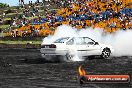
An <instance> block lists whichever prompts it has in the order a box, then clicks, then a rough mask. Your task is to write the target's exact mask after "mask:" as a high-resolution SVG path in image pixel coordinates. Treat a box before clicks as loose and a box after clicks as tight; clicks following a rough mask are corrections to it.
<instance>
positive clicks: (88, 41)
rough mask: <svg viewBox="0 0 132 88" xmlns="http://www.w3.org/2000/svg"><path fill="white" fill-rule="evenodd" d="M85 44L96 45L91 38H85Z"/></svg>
mask: <svg viewBox="0 0 132 88" xmlns="http://www.w3.org/2000/svg"><path fill="white" fill-rule="evenodd" d="M85 43H86V44H88V45H94V41H93V40H91V39H89V38H85Z"/></svg>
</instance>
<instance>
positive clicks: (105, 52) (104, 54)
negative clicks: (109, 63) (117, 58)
mask: <svg viewBox="0 0 132 88" xmlns="http://www.w3.org/2000/svg"><path fill="white" fill-rule="evenodd" d="M110 54H111V51H110V49H109V48H105V49H103V51H102V54H101V58H103V59H107V58H109V57H110Z"/></svg>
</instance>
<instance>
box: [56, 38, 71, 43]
mask: <svg viewBox="0 0 132 88" xmlns="http://www.w3.org/2000/svg"><path fill="white" fill-rule="evenodd" d="M68 39H69V37H65V38H60V39H57V40H56V41H55V42H54V43H64V42H65V41H66V40H68Z"/></svg>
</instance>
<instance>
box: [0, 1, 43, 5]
mask: <svg viewBox="0 0 132 88" xmlns="http://www.w3.org/2000/svg"><path fill="white" fill-rule="evenodd" d="M29 1H32V2H35V1H37V0H24V2H25V3H28V2H29ZM39 1H42V0H39ZM0 3H7V4H9V5H10V6H17V5H19V0H0Z"/></svg>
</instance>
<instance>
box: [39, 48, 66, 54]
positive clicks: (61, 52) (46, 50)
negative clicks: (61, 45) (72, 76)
mask: <svg viewBox="0 0 132 88" xmlns="http://www.w3.org/2000/svg"><path fill="white" fill-rule="evenodd" d="M40 52H41V54H43V55H66V53H67V50H55V49H43V48H42V49H40Z"/></svg>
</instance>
